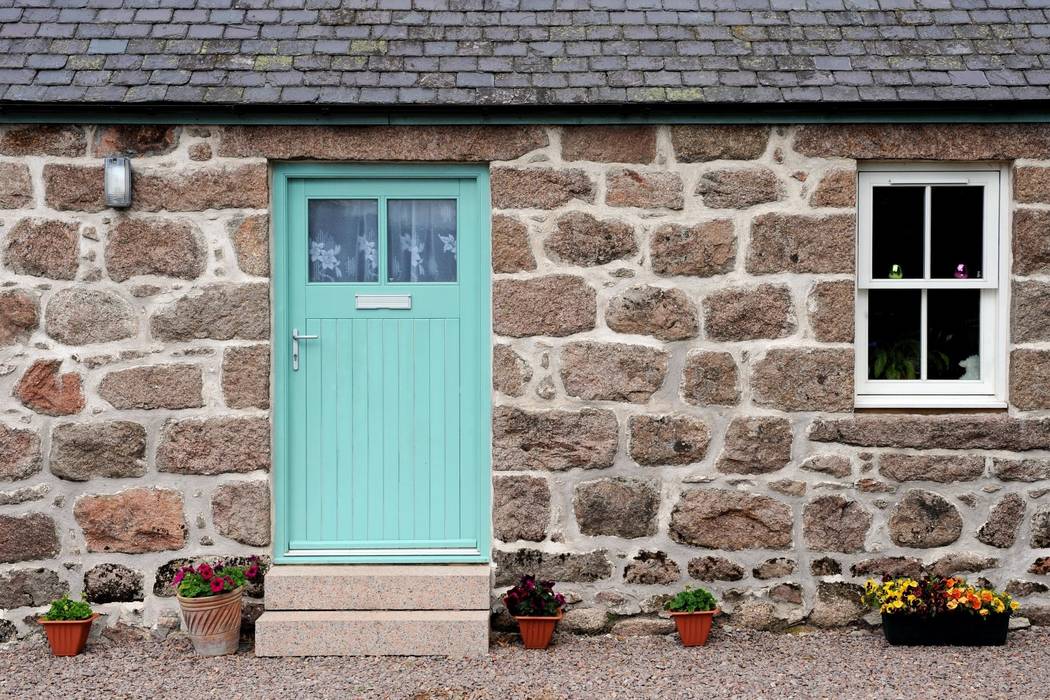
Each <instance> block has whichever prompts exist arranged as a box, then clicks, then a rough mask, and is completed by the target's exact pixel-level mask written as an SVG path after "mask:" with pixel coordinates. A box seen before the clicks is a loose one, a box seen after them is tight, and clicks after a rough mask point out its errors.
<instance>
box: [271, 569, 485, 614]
mask: <svg viewBox="0 0 1050 700" xmlns="http://www.w3.org/2000/svg"><path fill="white" fill-rule="evenodd" d="M491 590H492V584H491V567H490V566H489V565H488V564H434V565H431V564H375V565H371V564H346V565H324V564H319V565H309V564H304V565H277V566H274V567H273V568H272V569H270V571H269V572H268V573H267V574H266V609H267V610H289V611H299V610H412V611H416V610H439V611H444V610H484V611H487V610H488V609H489V596H490V593H491Z"/></svg>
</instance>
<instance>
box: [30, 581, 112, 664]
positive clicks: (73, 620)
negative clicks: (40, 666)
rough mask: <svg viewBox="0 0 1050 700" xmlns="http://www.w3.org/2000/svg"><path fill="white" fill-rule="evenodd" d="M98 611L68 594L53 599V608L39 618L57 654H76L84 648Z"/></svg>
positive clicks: (52, 648)
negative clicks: (92, 610) (70, 597)
mask: <svg viewBox="0 0 1050 700" xmlns="http://www.w3.org/2000/svg"><path fill="white" fill-rule="evenodd" d="M97 617H98V613H93V612H91V606H90V605H88V604H87V603H85V602H84V601H82V600H70V599H69V596H68V595H65V596H62V597H61V598H59V599H58V600H55V601H52V603H51V608H50V609H49V610H48V611H47V613H45V614H44V616H43V617H41V618H38V619H37V622H39V623H40V624H41V625H43V627H44V632H45V633H47V643H48V645H49V646H50V647H51V653H52V654H53V655H55V656H76V655H77V654H79V653H80V652H81V651H83V650H84V645H85V644H86V643H87V638H88V634H90V632H91V623H93V622H94V621H95V618H97Z"/></svg>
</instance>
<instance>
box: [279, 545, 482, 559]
mask: <svg viewBox="0 0 1050 700" xmlns="http://www.w3.org/2000/svg"><path fill="white" fill-rule="evenodd" d="M284 556H286V557H425V556H432V557H450V556H452V557H477V556H481V551H480V550H478V549H477V548H476V547H475V548H471V549H293V550H290V551H288V552H285V553H284Z"/></svg>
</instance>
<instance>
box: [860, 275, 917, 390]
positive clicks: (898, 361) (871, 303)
mask: <svg viewBox="0 0 1050 700" xmlns="http://www.w3.org/2000/svg"><path fill="white" fill-rule="evenodd" d="M921 319H922V290H921V289H872V290H871V291H869V292H868V379H919V378H920V377H921V373H922V369H921V365H920V364H919V353H920V350H919V344H920V339H919V334H920V330H921V323H922V321H921Z"/></svg>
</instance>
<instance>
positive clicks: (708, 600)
mask: <svg viewBox="0 0 1050 700" xmlns="http://www.w3.org/2000/svg"><path fill="white" fill-rule="evenodd" d="M664 609H665V610H668V611H670V613H671V617H672V618H674V624H675V626H676V627H677V628H678V636H679V637H680V638H681V640H682V646H686V647H696V646H701V647H702V646H703V645H705V644H707V635H708V634H710V633H711V622H712V621H713V619H714V616H715V615H717V614H718V601H716V600H715V597H714V596H713V595H711V593H710V592H709V591H706V590H704V589H703V588H690V587H689V586H686V587H685V590H684V591H679V592H678V593H676V594H675V596H674V597H673V598H671V599H670V600H669V601H667V602H666V603H665V604H664Z"/></svg>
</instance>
